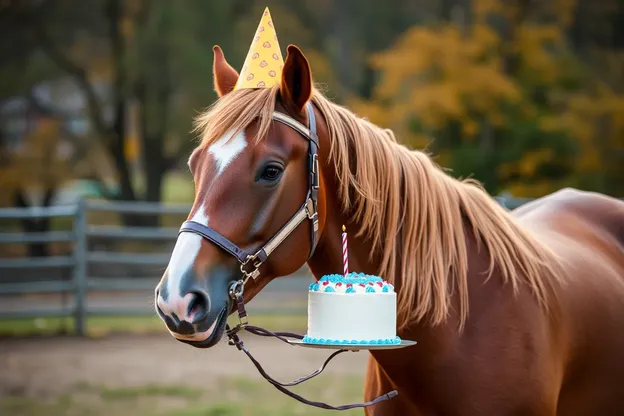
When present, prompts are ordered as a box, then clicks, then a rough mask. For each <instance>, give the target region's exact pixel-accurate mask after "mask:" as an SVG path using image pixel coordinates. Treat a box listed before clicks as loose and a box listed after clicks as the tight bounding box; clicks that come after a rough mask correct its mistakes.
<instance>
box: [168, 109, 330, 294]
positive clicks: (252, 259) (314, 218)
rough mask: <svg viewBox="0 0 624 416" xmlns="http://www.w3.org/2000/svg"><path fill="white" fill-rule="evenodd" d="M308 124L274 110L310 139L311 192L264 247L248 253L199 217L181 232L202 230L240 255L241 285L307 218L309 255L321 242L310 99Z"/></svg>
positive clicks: (282, 120)
mask: <svg viewBox="0 0 624 416" xmlns="http://www.w3.org/2000/svg"><path fill="white" fill-rule="evenodd" d="M307 110H308V125H309V126H310V128H307V127H306V126H304V125H303V124H301V123H300V122H298V121H297V120H295V119H294V118H292V117H290V116H287V115H286V114H284V113H281V112H279V111H274V112H273V120H275V121H279V122H280V123H282V124H285V125H287V126H288V127H291V128H292V129H294V130H296V131H297V132H298V133H300V134H301V135H302V136H303V137H304V138H306V139H307V140H308V144H309V146H308V171H309V178H308V195H307V196H306V200H305V202H304V203H303V205H302V206H301V208H299V210H298V211H297V212H296V213H295V215H293V216H292V218H291V219H290V220H288V222H287V223H286V224H285V225H284V226H283V227H282V228H281V229H280V230H279V231H278V232H277V233H276V234H275V235H274V236H273V237H271V239H269V241H267V242H266V244H264V246H262V247H260V249H259V250H257V251H256V252H255V253H248V252H247V251H245V250H243V249H242V248H240V247H238V246H237V245H236V244H234V243H233V242H231V241H230V240H228V239H227V238H226V237H224V236H223V235H222V234H220V233H218V232H217V231H215V230H213V229H212V228H210V227H208V226H206V225H203V224H200V223H198V222H195V221H185V222H184V223H183V224H182V227H181V228H180V233H182V232H190V233H195V234H199V235H201V236H202V237H204V238H205V239H207V240H209V241H211V242H212V243H214V244H216V245H217V246H219V247H221V248H222V249H223V250H225V251H226V252H227V253H228V254H230V255H231V256H233V257H234V258H236V260H238V262H239V263H240V270H241V272H242V273H243V277H244V278H243V280H242V281H241V282H240V285H244V284H245V283H246V282H247V280H248V279H249V278H250V277H251V278H252V279H254V280H255V279H256V278H257V277H258V276H259V275H260V266H261V265H262V264H263V263H264V262H265V261H266V260H267V258H268V257H269V255H270V254H271V253H272V252H273V251H275V249H276V248H277V247H278V246H279V245H280V244H281V243H282V242H284V240H286V238H287V237H288V236H289V235H290V234H291V233H292V232H293V231H294V230H295V229H296V228H297V227H298V226H299V224H301V223H302V222H303V221H304V220H305V219H306V218H307V219H309V220H310V252H309V255H308V258H310V257H312V255H313V254H314V250H315V249H316V244H317V243H318V212H317V204H318V201H317V199H318V191H319V168H318V149H319V143H318V136H317V135H316V118H315V116H314V111H313V109H312V105H311V104H310V103H308V105H307Z"/></svg>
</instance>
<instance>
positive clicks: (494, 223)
mask: <svg viewBox="0 0 624 416" xmlns="http://www.w3.org/2000/svg"><path fill="white" fill-rule="evenodd" d="M277 96H278V87H274V88H270V89H269V88H266V89H259V90H252V89H243V90H237V91H233V92H231V93H229V94H227V95H225V96H223V97H221V98H220V99H219V100H218V101H216V102H215V103H214V104H213V106H212V107H210V108H209V109H208V110H207V111H205V112H204V113H202V114H200V115H199V116H198V117H197V118H196V120H195V130H196V131H198V132H200V134H201V138H202V141H201V143H200V147H201V148H204V147H206V146H208V145H209V144H210V143H212V142H213V141H214V140H216V139H218V138H220V137H222V136H223V135H224V134H226V133H227V132H228V131H231V130H232V129H234V130H236V131H240V130H242V129H245V128H246V127H247V126H248V125H249V124H251V123H252V122H254V121H256V122H257V123H258V134H257V135H256V140H261V139H262V138H263V137H266V134H267V133H268V130H269V128H270V126H271V123H272V121H273V120H272V112H273V110H274V106H275V100H276V97H277ZM312 102H313V103H314V104H315V105H316V107H317V108H318V109H319V110H320V112H321V113H322V115H323V117H324V118H325V120H326V122H327V127H328V130H329V136H330V138H329V140H330V143H331V149H330V159H331V160H330V161H331V162H332V165H333V166H335V168H336V172H335V174H336V177H337V179H338V184H339V189H338V195H339V198H340V201H341V204H342V209H343V212H344V213H345V214H347V215H350V216H351V217H352V218H353V220H354V222H356V223H357V224H359V227H360V228H359V230H356V235H357V236H361V237H364V238H368V239H369V240H370V241H371V243H372V245H373V252H372V254H371V255H373V254H375V255H379V256H380V258H381V259H382V261H381V265H380V268H379V270H378V274H379V275H380V276H383V277H385V278H386V279H387V280H388V281H389V282H391V283H396V284H395V285H396V286H397V292H398V293H397V315H398V317H397V322H398V324H399V328H404V327H405V326H407V325H408V324H409V323H411V322H414V321H422V320H425V319H428V320H429V322H430V323H431V324H432V325H437V324H440V323H442V322H444V321H445V320H446V318H447V317H448V315H449V312H450V309H451V307H452V306H451V301H452V296H453V293H454V290H458V295H459V325H460V329H461V328H463V326H464V324H465V321H466V319H467V316H468V283H467V279H468V253H467V247H466V241H465V235H464V224H465V221H466V222H467V224H469V226H470V227H471V228H472V231H473V233H474V236H475V238H476V241H477V244H478V247H479V249H481V248H482V247H485V249H486V250H487V251H488V253H489V258H490V263H489V269H488V276H487V278H488V279H489V278H490V277H491V275H492V273H493V272H494V270H496V269H497V270H499V272H500V274H501V277H502V280H503V282H504V283H510V284H511V285H512V287H513V290H514V293H517V291H518V288H519V285H520V284H522V283H524V284H527V285H528V286H529V288H530V289H531V291H532V293H533V294H534V295H535V297H536V298H537V300H538V301H539V303H540V305H541V306H542V307H544V308H545V309H548V307H549V305H548V302H549V300H550V295H551V294H552V291H551V289H552V287H553V285H554V284H555V283H557V282H560V281H561V279H562V276H561V275H560V273H559V271H558V269H557V264H558V263H557V258H556V257H555V255H554V254H553V253H552V251H551V250H550V249H548V248H547V247H546V246H545V245H543V244H541V243H539V242H538V241H537V240H536V239H534V238H533V237H532V236H531V235H530V234H529V232H528V231H526V230H525V229H523V228H522V227H521V226H520V225H519V224H518V223H516V221H515V220H514V218H513V217H512V216H511V215H509V214H508V213H507V212H506V211H505V210H504V209H503V208H502V207H501V206H500V205H499V204H498V203H497V202H495V201H494V200H493V199H492V198H491V197H490V196H489V195H488V194H487V192H486V191H485V190H484V189H483V187H482V186H481V185H480V183H479V182H478V181H476V180H472V179H464V180H458V179H456V178H453V177H452V176H450V175H448V174H447V173H445V172H444V171H443V170H442V169H441V168H440V167H439V166H438V165H436V164H435V162H434V161H433V160H432V159H431V158H430V157H429V156H428V155H427V154H425V153H423V152H421V151H417V150H410V149H408V148H407V147H405V146H404V145H401V144H400V143H398V141H397V140H396V138H395V136H394V134H393V132H392V131H391V130H388V129H383V128H380V127H378V126H376V125H374V124H373V123H371V122H369V121H367V120H366V119H363V118H359V117H357V116H356V115H355V114H353V113H352V112H351V111H350V110H348V109H347V108H345V107H343V106H340V105H338V104H336V103H333V102H331V101H330V100H328V99H327V98H326V97H325V96H324V95H323V94H322V93H321V92H320V91H319V90H318V89H316V88H315V89H314V90H313V95H312ZM231 137H233V135H232V136H231Z"/></svg>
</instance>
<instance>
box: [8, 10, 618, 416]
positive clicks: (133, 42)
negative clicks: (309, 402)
mask: <svg viewBox="0 0 624 416" xmlns="http://www.w3.org/2000/svg"><path fill="white" fill-rule="evenodd" d="M266 6H268V7H269V8H270V10H271V14H272V16H273V21H274V22H275V26H276V30H277V33H278V37H279V41H280V44H281V48H282V51H283V52H285V49H286V46H287V45H288V44H291V43H293V44H296V45H298V46H299V47H300V48H301V49H302V50H303V52H304V54H305V55H306V56H307V58H308V59H309V61H310V63H311V65H312V70H313V76H314V78H315V81H316V82H317V83H319V85H320V87H321V88H322V89H323V90H324V91H325V93H326V94H327V96H328V97H330V98H331V99H332V100H334V101H335V102H338V103H340V104H342V105H345V106H347V107H349V108H350V109H352V110H354V111H355V112H356V113H357V114H359V115H361V116H366V117H368V118H369V119H371V120H372V121H373V122H375V123H377V124H379V125H380V126H383V127H388V128H391V129H393V130H394V131H395V133H396V135H397V137H398V138H399V140H400V141H402V142H403V143H405V144H406V145H408V146H410V147H412V148H415V149H420V150H426V151H427V152H430V153H431V154H432V156H433V157H434V158H435V159H436V161H437V162H438V163H439V164H441V165H442V166H444V167H445V168H448V169H449V174H451V175H454V176H457V177H468V176H471V177H474V178H476V179H479V180H480V181H482V182H483V183H484V185H485V187H486V189H487V190H488V192H489V193H490V194H491V195H492V196H493V197H496V198H498V200H499V201H500V202H501V203H503V204H504V205H505V206H506V207H507V208H510V209H511V208H514V207H516V206H518V205H521V204H522V203H524V202H526V201H528V200H530V199H532V198H536V197H540V196H543V195H546V194H548V193H550V192H553V191H556V190H558V189H560V188H562V187H566V186H572V187H576V188H579V189H584V190H591V191H598V192H602V193H605V194H608V195H612V196H616V197H624V3H622V2H621V1H618V0H600V1H591V0H551V1H543V0H411V1H410V0H384V1H372V0H359V1H357V0H297V1H286V0H264V1H261V2H260V1H256V0H184V1H182V0H180V1H173V0H126V1H122V0H89V1H84V0H0V34H1V36H0V38H1V39H2V41H1V43H0V189H1V192H0V337H1V338H0V368H2V371H0V414H7V415H31V414H32V415H35V414H36V415H39V414H46V415H86V414H91V415H100V414H102V415H103V414H111V412H117V413H119V414H132V415H142V414H146V415H147V414H150V415H154V414H162V415H264V414H267V415H268V414H270V415H290V414H298V415H303V414H306V415H307V414H320V413H321V412H320V411H316V410H314V409H313V408H310V407H306V406H304V405H300V404H298V403H297V402H295V401H294V400H292V399H289V398H288V397H286V396H284V395H282V394H281V393H279V392H278V391H277V390H275V389H273V388H272V387H271V386H270V385H269V384H268V383H265V382H263V381H262V379H261V378H260V376H259V375H258V374H257V373H256V370H255V368H254V367H253V366H252V365H251V363H249V362H248V361H247V358H246V357H245V356H244V355H243V354H242V353H240V352H238V351H236V349H235V348H233V347H228V346H227V345H225V344H223V345H219V346H218V347H215V348H214V349H212V350H209V351H206V352H204V351H197V350H191V349H189V347H186V346H184V345H182V344H180V343H178V342H177V341H175V340H173V339H172V338H171V337H170V336H169V335H168V334H166V333H165V328H164V326H163V325H162V324H161V323H160V322H159V321H158V319H157V318H156V316H155V314H154V313H153V299H152V293H153V288H154V286H155V285H156V283H157V282H158V280H159V278H160V275H161V274H162V271H163V270H164V268H165V266H166V264H167V261H168V259H169V255H170V253H171V249H172V247H173V244H174V241H175V236H176V230H177V227H179V225H180V223H181V222H182V221H183V220H184V219H185V217H186V213H187V212H188V209H189V208H190V203H191V202H192V200H193V194H194V192H193V190H194V188H193V183H192V178H191V176H190V174H189V171H188V168H187V167H186V161H187V158H188V155H189V154H190V152H191V150H192V149H193V147H194V146H195V145H196V144H197V141H196V137H195V136H194V135H193V134H191V129H192V120H193V117H194V116H195V115H196V114H197V113H198V112H199V111H201V110H202V109H203V108H205V107H207V106H209V105H210V104H211V103H212V102H213V101H214V100H215V99H216V96H215V93H214V91H213V85H212V59H213V55H212V50H211V48H212V46H213V45H215V44H218V45H220V46H221V47H222V48H223V50H224V52H225V55H226V57H227V59H228V61H229V62H230V64H231V65H232V66H233V67H234V68H240V67H241V66H242V63H243V60H244V58H245V55H246V53H247V51H248V48H249V45H250V42H251V40H252V37H253V34H254V32H255V30H256V28H257V25H258V22H259V19H260V16H261V13H262V11H263V9H264V8H265V7H266ZM310 279H311V277H310V275H309V273H308V271H307V270H306V269H302V270H301V271H299V272H298V273H296V274H295V275H293V276H288V277H285V278H282V279H278V280H276V281H275V282H273V283H271V285H269V287H268V288H267V289H266V290H265V291H263V293H262V294H261V295H260V296H259V297H258V298H257V299H255V300H254V301H253V302H252V305H250V307H249V309H250V312H251V319H252V323H254V324H256V325H260V326H266V327H267V328H269V329H281V330H293V331H297V332H300V333H301V332H305V328H306V303H305V302H306V290H305V289H306V287H307V285H308V283H309V282H310ZM247 344H248V346H249V347H250V348H251V349H252V351H253V352H254V355H256V356H257V357H258V358H259V359H260V360H261V362H263V363H264V362H266V363H267V369H268V371H269V372H272V373H274V374H276V375H277V376H280V377H281V378H282V379H283V380H285V379H293V378H296V377H298V376H300V375H302V374H304V373H308V372H311V371H312V370H313V369H315V368H316V367H318V366H319V365H320V364H321V363H322V359H324V357H325V356H326V354H325V353H318V351H316V350H308V349H302V348H294V347H288V346H284V345H281V344H280V343H279V341H271V340H265V339H255V338H254V339H251V340H249V341H247ZM276 354H279V359H277V355H276ZM366 358H367V355H366V353H364V352H360V353H357V354H349V355H348V356H347V357H345V358H340V359H338V360H337V361H336V363H335V364H334V363H332V365H331V366H330V368H328V370H326V371H327V372H328V374H327V375H324V376H320V377H319V378H320V379H321V380H320V381H318V382H317V381H311V382H308V383H307V386H306V385H304V386H300V387H298V388H296V389H294V390H295V391H297V392H298V393H302V394H304V395H306V397H308V398H310V399H313V400H321V401H329V402H331V403H334V404H342V403H346V402H353V401H359V400H360V399H361V389H362V377H363V373H364V370H365V361H366ZM352 414H362V412H359V411H353V412H352Z"/></svg>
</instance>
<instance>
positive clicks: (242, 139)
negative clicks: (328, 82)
mask: <svg viewBox="0 0 624 416" xmlns="http://www.w3.org/2000/svg"><path fill="white" fill-rule="evenodd" d="M213 51H214V63H213V80H214V88H215V91H216V92H217V94H218V95H219V99H218V100H217V102H216V103H215V104H214V105H213V107H212V108H211V109H209V110H208V111H207V112H206V113H205V114H204V115H202V116H200V117H199V118H198V119H197V127H198V129H199V130H201V131H202V135H203V140H202V143H201V144H200V145H199V146H198V147H197V148H196V149H195V150H194V151H193V152H192V154H191V156H190V158H189V161H188V165H189V168H190V171H191V173H192V175H193V180H194V184H195V198H194V202H193V206H192V209H191V211H190V213H189V215H188V218H187V222H186V223H185V224H188V227H187V228H186V230H187V231H189V232H181V233H180V234H179V236H178V239H177V241H176V244H175V247H174V249H173V253H172V255H171V259H170V261H169V264H168V266H167V268H166V270H165V272H164V275H163V276H162V279H161V281H160V283H159V284H158V286H157V288H156V293H155V296H156V309H157V313H158V315H159V316H160V318H161V319H162V320H163V321H164V322H165V323H166V325H167V328H168V329H169V331H170V332H171V334H172V335H173V336H174V337H175V338H176V339H178V340H180V341H182V342H185V343H188V344H190V345H193V346H196V347H203V348H207V347H210V346H213V345H214V344H215V343H217V342H218V341H219V340H220V339H221V337H222V335H223V332H224V329H225V326H226V321H227V316H228V315H229V314H230V313H231V312H232V311H233V309H234V305H233V304H232V303H233V302H232V300H231V297H230V288H231V287H232V285H233V284H234V283H236V282H241V281H243V280H246V282H245V287H244V299H245V301H249V300H251V299H252V298H253V297H254V296H255V295H256V294H257V293H258V292H259V291H260V290H261V289H262V288H263V287H264V286H266V285H267V284H268V283H269V282H270V281H271V280H272V279H273V278H275V277H277V276H284V275H288V274H291V273H293V272H295V271H297V270H298V269H299V268H301V267H302V266H303V265H304V264H305V263H306V261H307V260H308V259H309V257H310V256H311V254H312V253H313V251H314V247H315V245H316V243H317V241H318V236H319V235H320V232H321V231H322V229H323V224H324V222H325V221H324V200H325V196H324V194H323V192H322V191H319V183H318V181H319V180H320V179H319V178H320V174H319V172H318V170H319V169H318V160H314V159H316V158H317V154H316V151H317V150H318V138H317V137H316V134H315V133H314V130H315V129H316V118H315V116H314V113H313V111H314V110H313V108H312V106H311V105H309V104H308V103H309V101H310V98H311V95H312V88H313V86H312V78H311V70H310V66H309V63H308V61H307V59H306V58H305V56H304V55H303V53H302V52H301V50H300V49H299V48H297V47H296V46H294V45H290V46H289V47H288V53H287V57H286V60H285V61H284V66H283V70H282V74H281V80H280V82H279V83H276V85H275V86H274V87H272V88H264V89H259V90H256V89H240V90H236V89H235V85H236V84H237V81H238V78H239V74H238V72H237V71H236V70H235V69H233V68H232V67H231V66H230V65H229V64H228V63H227V61H226V59H225V57H224V55H223V52H222V51H221V49H220V48H219V47H218V46H215V47H214V49H213ZM311 112H312V113H311ZM276 119H277V121H276ZM280 121H281V122H280ZM310 124H314V125H312V126H311V125H310ZM312 171H314V172H312ZM311 175H312V176H311ZM311 178H313V179H312V182H313V181H314V178H316V180H317V183H316V184H313V183H311ZM320 189H321V190H322V189H323V187H322V186H320ZM312 193H313V195H312ZM306 222H309V223H310V225H308V224H306ZM184 229H185V227H183V229H182V230H184ZM285 229H286V230H285ZM268 254H270V256H268ZM260 264H261V265H260ZM248 266H250V267H249V268H248ZM254 266H257V267H254ZM250 275H253V278H252V279H245V278H247V277H249V276H250Z"/></svg>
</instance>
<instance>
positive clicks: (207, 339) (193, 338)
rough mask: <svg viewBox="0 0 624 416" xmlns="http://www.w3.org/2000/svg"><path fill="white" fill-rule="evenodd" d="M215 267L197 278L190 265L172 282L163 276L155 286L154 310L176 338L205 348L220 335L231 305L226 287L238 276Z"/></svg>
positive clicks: (214, 342) (218, 338)
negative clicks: (205, 274)
mask: <svg viewBox="0 0 624 416" xmlns="http://www.w3.org/2000/svg"><path fill="white" fill-rule="evenodd" d="M218 269H219V270H218V271H217V270H216V269H215V268H212V272H211V273H209V275H208V276H205V277H203V278H198V276H196V275H195V272H194V271H193V269H192V268H191V269H189V270H188V271H186V272H185V273H184V274H183V275H182V276H181V278H180V279H178V281H177V282H175V284H172V283H173V282H169V281H168V279H170V278H172V276H165V278H164V279H163V280H162V281H161V283H160V284H159V285H158V287H157V288H156V293H155V297H156V299H155V300H156V312H157V314H158V316H159V317H160V318H161V319H162V320H163V322H164V323H165V325H166V326H167V328H168V329H169V332H170V333H171V335H172V336H173V337H174V338H175V339H177V340H178V341H180V342H184V343H186V344H189V345H191V346H194V347H197V348H209V347H212V346H213V345H215V344H216V343H217V342H219V340H220V339H221V338H222V337H223V333H224V331H225V325H226V323H227V317H228V315H229V311H230V309H231V307H232V305H231V303H232V301H231V298H230V296H229V287H230V285H231V283H232V282H234V281H236V280H238V278H237V275H236V274H235V273H232V272H230V271H229V270H225V269H224V268H218Z"/></svg>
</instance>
